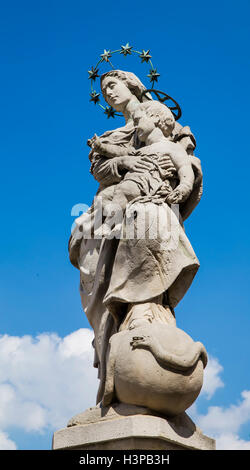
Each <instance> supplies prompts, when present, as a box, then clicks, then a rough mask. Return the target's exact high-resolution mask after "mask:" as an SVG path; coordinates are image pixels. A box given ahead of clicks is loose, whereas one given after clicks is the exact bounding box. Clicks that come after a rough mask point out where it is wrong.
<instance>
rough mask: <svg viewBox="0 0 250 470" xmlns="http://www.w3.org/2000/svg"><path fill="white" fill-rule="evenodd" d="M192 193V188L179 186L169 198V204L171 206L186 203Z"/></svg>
mask: <svg viewBox="0 0 250 470" xmlns="http://www.w3.org/2000/svg"><path fill="white" fill-rule="evenodd" d="M191 191H192V187H190V186H188V185H186V184H179V185H178V186H177V187H176V188H175V189H174V190H173V191H171V193H169V194H168V196H167V202H169V203H170V204H181V203H182V202H184V201H186V199H187V198H188V196H189V195H190V193H191Z"/></svg>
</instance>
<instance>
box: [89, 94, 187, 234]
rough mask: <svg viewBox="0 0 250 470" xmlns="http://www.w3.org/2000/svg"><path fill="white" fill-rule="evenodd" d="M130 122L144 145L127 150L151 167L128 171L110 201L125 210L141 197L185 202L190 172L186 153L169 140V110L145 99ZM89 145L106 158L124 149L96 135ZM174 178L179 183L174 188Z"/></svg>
mask: <svg viewBox="0 0 250 470" xmlns="http://www.w3.org/2000/svg"><path fill="white" fill-rule="evenodd" d="M133 121H134V127H135V129H136V135H137V138H138V140H139V141H140V142H141V144H144V147H142V148H140V149H139V150H137V151H135V150H134V151H132V152H131V153H132V154H133V155H134V156H135V158H136V157H137V156H138V157H139V156H143V157H144V159H145V160H146V161H147V162H149V163H150V164H151V168H152V169H151V170H142V171H140V172H139V171H136V172H135V171H128V172H127V173H126V174H125V176H124V177H123V179H122V181H121V182H120V183H118V184H117V185H116V188H115V190H114V194H113V198H112V203H113V204H117V205H119V207H120V208H121V209H122V211H125V209H126V206H127V204H128V203H129V202H130V201H133V200H135V199H136V198H140V197H145V196H148V197H149V200H150V199H152V198H158V199H159V198H161V200H166V202H168V203H170V204H179V203H180V202H183V201H185V200H186V199H187V198H188V196H189V195H190V193H191V191H192V189H193V184H194V173H193V169H192V165H191V159H190V156H189V155H188V154H187V152H186V151H185V149H184V148H183V146H182V145H181V144H180V143H178V142H173V141H171V138H170V136H171V134H172V131H173V128H174V125H175V121H174V117H173V115H172V113H171V111H170V110H169V109H168V108H167V107H166V106H165V105H164V104H162V103H160V102H158V101H148V102H146V103H142V104H140V105H139V106H138V108H136V110H135V112H134V115H133ZM91 146H92V148H94V150H96V151H100V153H101V154H102V155H104V156H105V157H106V158H113V157H116V156H122V152H123V150H124V149H121V148H117V146H116V145H110V144H105V143H103V142H102V141H101V139H99V138H98V137H97V136H94V138H93V139H91ZM131 150H132V149H131ZM127 155H128V154H127ZM130 156H131V154H130ZM125 158H126V156H125ZM169 180H170V181H171V183H170V181H169ZM177 180H179V184H178V185H177V186H176V187H175V188H174V186H175V185H176V181H177ZM111 219H112V218H111V217H107V218H106V220H105V222H104V225H103V227H102V233H103V235H107V234H108V233H110V229H111V227H110V221H111Z"/></svg>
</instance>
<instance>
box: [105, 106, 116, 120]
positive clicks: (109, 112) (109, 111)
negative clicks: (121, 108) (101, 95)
mask: <svg viewBox="0 0 250 470" xmlns="http://www.w3.org/2000/svg"><path fill="white" fill-rule="evenodd" d="M104 114H106V116H107V118H108V119H109V118H110V117H112V118H114V117H115V109H113V108H112V106H106V108H105V111H104Z"/></svg>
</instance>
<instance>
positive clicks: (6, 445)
mask: <svg viewBox="0 0 250 470" xmlns="http://www.w3.org/2000/svg"><path fill="white" fill-rule="evenodd" d="M16 449H17V447H16V444H15V442H13V441H12V440H11V439H9V436H8V434H7V433H6V432H1V431H0V450H16Z"/></svg>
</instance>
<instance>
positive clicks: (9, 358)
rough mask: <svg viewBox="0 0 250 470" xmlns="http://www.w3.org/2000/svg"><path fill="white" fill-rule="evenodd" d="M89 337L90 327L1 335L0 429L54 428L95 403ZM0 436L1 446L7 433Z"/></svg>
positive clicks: (95, 381)
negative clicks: (61, 334) (33, 334)
mask: <svg viewBox="0 0 250 470" xmlns="http://www.w3.org/2000/svg"><path fill="white" fill-rule="evenodd" d="M92 339H93V333H92V331H90V330H89V329H80V330H78V331H75V332H74V333H72V334H70V335H68V336H66V337H65V338H60V337H59V336H58V335H56V334H53V333H44V334H41V335H39V336H37V337H36V338H33V337H31V336H23V337H10V336H8V335H4V336H0V357H1V364H0V429H2V430H3V431H6V430H10V429H11V428H17V427H18V428H21V429H23V430H24V431H27V432H29V431H32V432H43V431H45V430H46V429H51V430H53V431H54V430H57V429H58V428H61V427H65V425H66V424H67V421H68V420H69V419H70V418H71V417H72V416H73V415H74V414H76V413H79V412H81V411H84V410H85V409H86V408H88V407H89V406H93V405H94V404H95V397H96V391H97V386H98V380H97V370H96V369H94V368H93V348H92V345H91V342H92ZM0 436H1V441H0V442H2V444H1V445H2V446H3V445H4V442H5V445H6V446H7V447H8V446H9V445H11V444H10V443H11V441H9V440H8V438H7V437H6V434H4V433H2V434H1V435H0ZM4 439H5V440H4ZM12 444H13V445H14V443H12ZM8 448H9V447H8Z"/></svg>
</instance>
